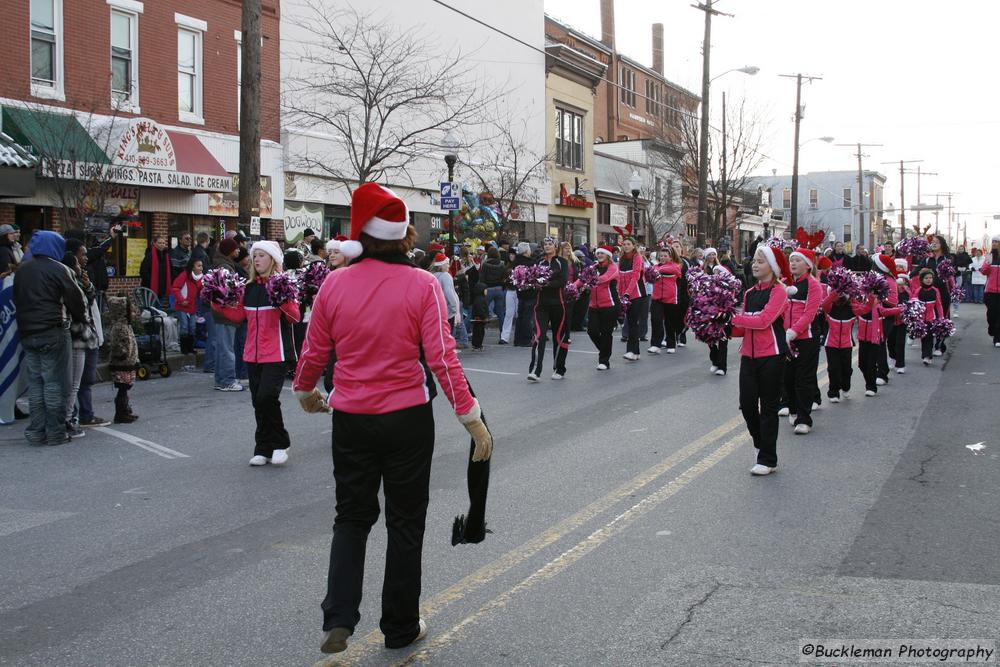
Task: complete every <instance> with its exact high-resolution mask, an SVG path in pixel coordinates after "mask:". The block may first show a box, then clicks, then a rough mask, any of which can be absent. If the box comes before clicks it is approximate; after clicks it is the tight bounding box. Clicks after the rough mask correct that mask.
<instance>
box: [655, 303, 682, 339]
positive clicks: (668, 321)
mask: <svg viewBox="0 0 1000 667" xmlns="http://www.w3.org/2000/svg"><path fill="white" fill-rule="evenodd" d="M649 312H650V315H651V316H652V321H653V337H652V338H650V339H649V344H650V345H655V346H656V347H666V348H667V349H673V348H675V347H677V334H678V333H680V330H681V327H683V326H684V311H683V310H682V309H681V306H680V305H679V304H676V303H663V302H662V301H653V302H652V303H651V304H650V307H649Z"/></svg>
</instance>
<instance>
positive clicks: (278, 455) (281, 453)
mask: <svg viewBox="0 0 1000 667" xmlns="http://www.w3.org/2000/svg"><path fill="white" fill-rule="evenodd" d="M287 461H288V450H287V449H276V450H274V451H273V452H271V465H273V466H280V465H281V464H283V463H286V462H287Z"/></svg>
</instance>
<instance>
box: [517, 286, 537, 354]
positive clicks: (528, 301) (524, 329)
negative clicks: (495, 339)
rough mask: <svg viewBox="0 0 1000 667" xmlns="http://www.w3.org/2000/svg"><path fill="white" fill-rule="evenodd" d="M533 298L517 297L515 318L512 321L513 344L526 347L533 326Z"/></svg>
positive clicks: (529, 343) (529, 341) (529, 340)
mask: <svg viewBox="0 0 1000 667" xmlns="http://www.w3.org/2000/svg"><path fill="white" fill-rule="evenodd" d="M534 311H535V298H534V297H531V298H523V297H521V295H518V297H517V320H516V321H515V322H514V345H516V346H518V347H528V346H529V345H531V336H532V334H533V332H534V327H535V313H534Z"/></svg>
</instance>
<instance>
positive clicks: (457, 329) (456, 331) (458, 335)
mask: <svg viewBox="0 0 1000 667" xmlns="http://www.w3.org/2000/svg"><path fill="white" fill-rule="evenodd" d="M464 320H465V308H460V309H459V313H458V315H456V316H455V317H454V318H453V321H454V322H455V326H454V327H452V329H451V335H452V336H454V337H455V342H456V343H463V344H465V345H468V344H469V330H468V329H466V328H465V321H464Z"/></svg>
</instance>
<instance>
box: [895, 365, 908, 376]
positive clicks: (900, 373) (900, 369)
mask: <svg viewBox="0 0 1000 667" xmlns="http://www.w3.org/2000/svg"><path fill="white" fill-rule="evenodd" d="M905 373H906V367H905V366H904V367H903V368H897V369H896V374H897V375H903V374H905Z"/></svg>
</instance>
